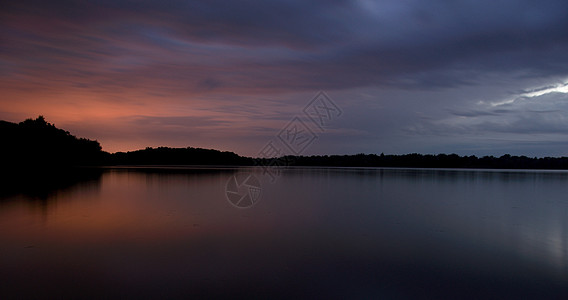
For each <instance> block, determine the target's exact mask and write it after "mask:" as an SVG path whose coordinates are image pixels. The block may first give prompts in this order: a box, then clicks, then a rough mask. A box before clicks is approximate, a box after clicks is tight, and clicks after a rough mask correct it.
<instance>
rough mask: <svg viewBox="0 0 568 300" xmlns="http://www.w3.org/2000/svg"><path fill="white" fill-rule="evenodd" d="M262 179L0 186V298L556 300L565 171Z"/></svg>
mask: <svg viewBox="0 0 568 300" xmlns="http://www.w3.org/2000/svg"><path fill="white" fill-rule="evenodd" d="M251 174H252V175H253V176H252V177H250V178H249V176H250V175H251ZM235 175H236V177H233V176H235ZM270 175H271V173H269V174H264V173H262V171H261V170H255V169H246V168H241V169H223V168H220V169H184V168H175V169H106V170H103V171H99V172H95V173H92V174H87V175H85V174H80V175H76V174H72V175H71V176H65V178H62V179H57V178H55V179H53V178H51V179H50V180H46V181H40V182H37V181H33V182H29V183H25V184H22V183H21V182H20V184H16V185H14V184H13V183H11V184H10V186H4V187H3V192H2V193H1V194H0V299H10V298H30V297H37V298H50V299H51V298H57V297H62V298H69V299H72V298H73V299H79V298H137V299H140V298H154V299H158V298H160V299H162V298H163V299H165V298H214V297H220V298H320V299H329V298H344V299H468V298H471V299H488V298H498V299H508V298H511V299H515V298H531V299H568V298H567V297H568V173H566V172H535V171H526V172H523V171H521V172H519V171H510V172H507V171H456V170H406V169H326V168H319V169H288V170H285V171H283V172H282V173H281V174H280V175H279V176H278V177H274V178H272V177H270ZM247 178H248V181H246V182H244V184H243V180H247ZM254 179H257V180H258V181H255V180H254ZM272 179H274V180H272ZM229 200H230V201H229ZM251 200H256V201H257V202H256V203H255V204H254V205H252V206H251V207H248V208H242V207H247V206H249V205H250V204H251V203H250V201H251Z"/></svg>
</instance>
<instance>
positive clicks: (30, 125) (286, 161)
mask: <svg viewBox="0 0 568 300" xmlns="http://www.w3.org/2000/svg"><path fill="white" fill-rule="evenodd" d="M0 136H1V138H2V146H1V147H0V159H1V161H2V166H3V167H5V168H11V167H12V168H25V167H40V168H41V167H53V168H55V167H57V168H59V167H67V166H103V165H234V166H245V165H250V166H254V165H256V166H330V167H408V168H480V169H484V168H492V169H568V157H545V158H536V157H534V158H530V157H526V156H511V155H508V154H507V155H503V156H501V157H493V156H484V157H476V156H459V155H456V154H449V155H447V154H438V155H423V154H416V153H413V154H406V155H384V154H380V155H377V154H356V155H324V156H284V157H280V158H274V159H267V158H263V159H255V158H250V157H243V156H239V155H237V154H235V153H233V152H228V151H218V150H211V149H201V148H192V147H187V148H168V147H158V148H146V149H143V150H137V151H130V152H117V153H114V154H110V153H107V152H105V151H102V149H101V146H100V144H99V142H97V141H92V140H88V139H84V138H77V137H75V136H73V135H71V134H70V133H69V132H67V131H65V130H62V129H58V128H56V127H55V126H54V125H52V124H50V123H48V122H46V121H45V119H44V118H43V117H42V116H39V117H38V118H36V119H35V120H34V119H27V120H25V121H23V122H20V123H10V122H6V121H0Z"/></svg>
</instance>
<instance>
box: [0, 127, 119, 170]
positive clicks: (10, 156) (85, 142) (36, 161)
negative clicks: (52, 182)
mask: <svg viewBox="0 0 568 300" xmlns="http://www.w3.org/2000/svg"><path fill="white" fill-rule="evenodd" d="M0 136H1V137H2V147H0V148H1V149H0V159H1V161H2V165H3V166H4V167H9V168H28V167H50V166H53V167H65V166H80V165H85V166H88V165H100V164H101V163H103V161H104V160H105V156H107V155H108V153H106V152H103V151H102V148H101V145H100V144H99V142H97V141H92V140H89V139H84V138H77V137H75V136H73V135H71V134H70V133H69V132H68V131H65V130H63V129H58V128H56V127H55V126H54V125H53V124H50V123H48V122H47V121H46V120H45V118H44V117H43V116H39V117H37V118H36V119H27V120H25V121H23V122H20V123H18V124H16V123H11V122H6V121H0Z"/></svg>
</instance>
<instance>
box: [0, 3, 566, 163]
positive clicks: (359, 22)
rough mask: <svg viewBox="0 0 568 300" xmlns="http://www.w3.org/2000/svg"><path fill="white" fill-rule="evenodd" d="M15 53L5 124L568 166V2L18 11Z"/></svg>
mask: <svg viewBox="0 0 568 300" xmlns="http://www.w3.org/2000/svg"><path fill="white" fill-rule="evenodd" d="M0 45H1V48H0V95H1V96H0V119H2V120H6V121H11V122H20V121H23V120H24V119H26V118H32V117H33V118H35V117H37V116H38V115H43V116H44V117H45V118H46V120H47V121H48V122H50V123H52V124H55V125H56V126H57V127H59V128H63V129H65V130H68V131H70V132H71V133H72V134H74V135H76V136H80V137H86V138H89V139H96V140H98V141H99V142H100V143H101V145H102V147H103V150H106V151H109V152H116V151H129V150H136V149H141V148H145V147H157V146H169V147H188V146H191V147H201V148H213V149H219V150H227V151H233V152H236V153H238V154H241V155H247V156H259V155H260V154H261V153H264V152H263V150H265V149H266V147H267V145H271V146H273V147H274V148H275V149H277V150H279V151H280V152H279V153H281V154H305V155H312V154H355V153H385V154H405V153H415V152H416V153H429V154H437V153H448V154H449V153H456V154H460V155H478V156H481V155H495V156H500V155H503V154H506V153H509V154H512V155H527V156H531V157H532V156H538V157H542V156H568V55H567V54H568V2H567V1H565V0H560V1H556V0H542V1H525V0H516V1H512V0H493V1H479V0H476V1H469V0H468V1H459V0H456V1H448V0H430V1H420V0H392V1H391V0H385V1H373V0H345V1H342V0H330V1H305V0H288V1H268V0H260V1H254V0H251V1H217V0H207V1H181V0H162V1H148V0H136V1H134V0H132V1H125V0H112V1H106V0H103V1H75V0H68V1H57V0H53V1H44V0H41V1H28V0H18V1H11V0H6V1H2V3H1V4H0ZM320 92H323V94H322V93H320ZM322 97H323V98H322ZM322 99H323V100H322ZM312 100H314V101H315V102H312ZM318 101H321V102H318ZM317 103H320V104H321V105H319V106H317ZM310 105H311V106H310ZM314 105H315V106H314ZM322 105H323V106H326V105H327V106H328V107H334V108H335V110H333V111H332V114H328V115H327V119H325V124H323V123H321V122H320V123H319V124H318V122H319V121H321V119H319V121H318V120H317V119H313V120H312V119H310V118H309V116H308V115H307V114H306V113H305V112H306V111H310V110H309V109H311V108H313V109H317V107H323V106H322ZM330 105H333V106H330ZM315 111H316V110H314V112H315ZM328 112H329V110H328ZM320 117H321V115H320ZM318 125H325V126H318ZM298 126H299V127H298ZM302 126H303V127H302ZM292 129H294V132H295V133H298V132H301V133H302V134H308V135H309V136H310V138H309V139H304V140H303V141H304V142H301V141H300V140H297V139H296V140H293V142H295V143H296V144H298V143H300V144H301V147H294V146H292V147H290V144H291V143H293V142H291V140H290V134H291V132H292V131H291V130H292ZM302 130H303V131H302ZM312 137H313V138H312ZM302 143H303V144H302Z"/></svg>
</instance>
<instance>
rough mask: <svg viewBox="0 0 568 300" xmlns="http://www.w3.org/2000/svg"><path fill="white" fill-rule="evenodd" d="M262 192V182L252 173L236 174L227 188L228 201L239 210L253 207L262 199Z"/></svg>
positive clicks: (230, 179)
mask: <svg viewBox="0 0 568 300" xmlns="http://www.w3.org/2000/svg"><path fill="white" fill-rule="evenodd" d="M261 192H262V189H261V186H260V181H259V180H258V178H256V177H255V176H254V175H252V174H251V173H238V174H235V175H233V176H231V177H230V178H229V180H228V181H227V184H226V186H225V195H226V196H227V200H229V203H231V204H232V205H233V206H235V207H238V208H249V207H251V206H253V205H254V204H255V203H256V202H257V201H258V200H259V199H260V194H261Z"/></svg>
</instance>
